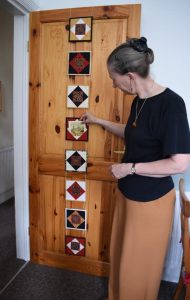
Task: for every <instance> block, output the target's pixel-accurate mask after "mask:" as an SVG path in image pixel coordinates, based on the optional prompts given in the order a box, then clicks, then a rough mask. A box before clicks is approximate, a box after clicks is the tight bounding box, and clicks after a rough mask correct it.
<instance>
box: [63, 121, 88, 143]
mask: <svg viewBox="0 0 190 300" xmlns="http://www.w3.org/2000/svg"><path fill="white" fill-rule="evenodd" d="M66 140H70V141H83V142H86V141H88V125H87V124H84V123H82V121H80V120H79V119H78V118H66Z"/></svg>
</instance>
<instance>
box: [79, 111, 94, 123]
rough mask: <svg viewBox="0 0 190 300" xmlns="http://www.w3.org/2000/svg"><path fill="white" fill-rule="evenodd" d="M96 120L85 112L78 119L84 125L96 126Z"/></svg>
mask: <svg viewBox="0 0 190 300" xmlns="http://www.w3.org/2000/svg"><path fill="white" fill-rule="evenodd" d="M97 120H98V118H96V117H95V116H94V115H93V114H91V113H89V112H86V113H84V114H83V115H82V116H81V117H80V121H82V122H83V123H86V124H90V123H91V124H96V123H97Z"/></svg>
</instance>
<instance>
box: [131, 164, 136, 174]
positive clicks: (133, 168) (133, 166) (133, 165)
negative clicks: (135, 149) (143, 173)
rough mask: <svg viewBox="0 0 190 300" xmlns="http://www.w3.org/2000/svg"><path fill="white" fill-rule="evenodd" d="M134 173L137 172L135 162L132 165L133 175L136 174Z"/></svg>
mask: <svg viewBox="0 0 190 300" xmlns="http://www.w3.org/2000/svg"><path fill="white" fill-rule="evenodd" d="M134 174H136V169H135V163H133V164H132V166H131V175H134Z"/></svg>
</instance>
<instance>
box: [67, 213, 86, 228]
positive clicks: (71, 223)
mask: <svg viewBox="0 0 190 300" xmlns="http://www.w3.org/2000/svg"><path fill="white" fill-rule="evenodd" d="M86 216H87V212H86V210H84V209H71V208H66V209H65V227H66V228H67V229H75V230H86Z"/></svg>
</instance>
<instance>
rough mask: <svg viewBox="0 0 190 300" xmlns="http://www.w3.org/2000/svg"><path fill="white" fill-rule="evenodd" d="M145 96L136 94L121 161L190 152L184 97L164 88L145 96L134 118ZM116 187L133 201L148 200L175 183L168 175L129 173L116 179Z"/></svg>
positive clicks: (162, 193)
mask: <svg viewBox="0 0 190 300" xmlns="http://www.w3.org/2000/svg"><path fill="white" fill-rule="evenodd" d="M137 101H139V103H138V111H139V109H140V107H141V105H142V104H143V102H144V99H140V98H138V97H136V98H135V99H134V101H133V103H132V106H131V113H130V116H129V119H128V123H127V125H126V127H125V144H126V151H125V153H124V156H123V159H122V162H123V163H128V162H130V163H133V162H134V163H138V162H140V163H143V162H151V161H156V160H160V159H164V158H167V157H169V156H171V155H172V154H179V153H190V132H189V125H188V121H187V113H186V108H185V103H184V101H183V99H182V98H181V97H180V96H179V95H177V94H176V93H175V92H173V91H172V90H170V89H169V88H166V89H165V90H164V91H163V92H161V93H160V94H158V95H155V96H153V97H150V98H148V99H147V100H146V103H145V104H144V106H143V108H142V110H141V113H140V114H139V117H138V119H137V127H135V128H134V127H132V123H133V122H134V120H135V114H136V103H137ZM118 187H119V189H120V191H121V192H122V193H123V194H124V195H125V197H127V198H129V199H131V200H135V201H142V202H145V201H151V200H155V199H158V198H160V197H162V196H163V195H165V194H166V193H167V192H169V191H170V190H171V189H172V188H173V187H174V183H173V180H172V177H171V176H167V177H162V178H154V177H148V176H140V175H137V174H135V175H128V176H126V177H124V178H121V179H119V180H118Z"/></svg>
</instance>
